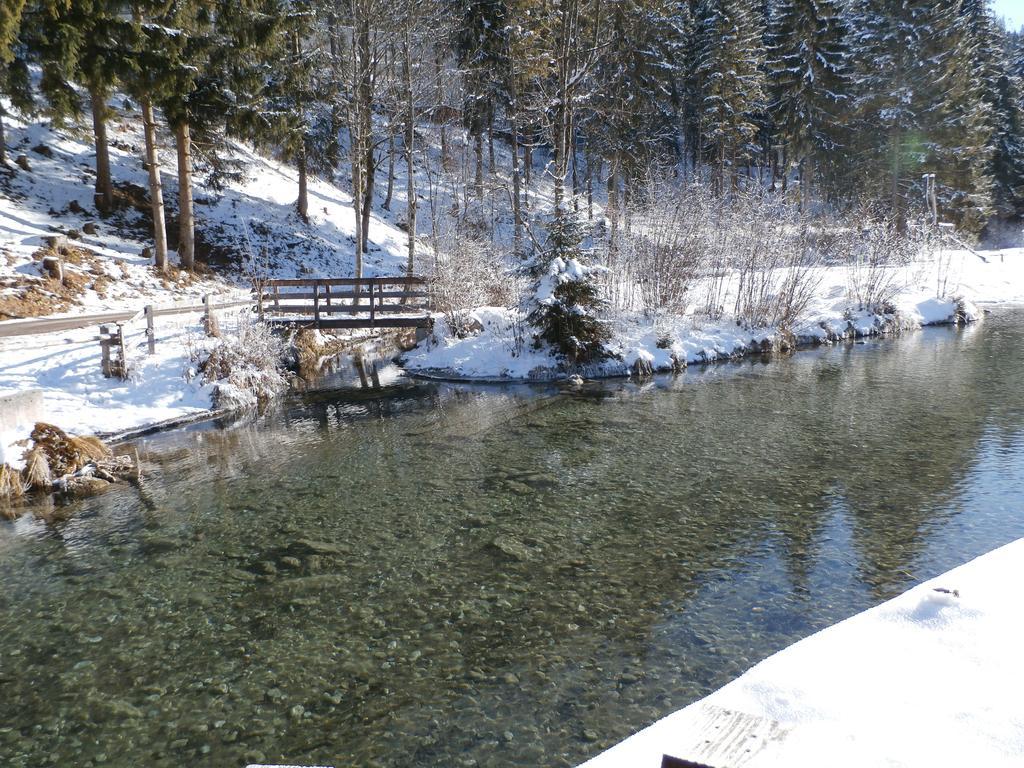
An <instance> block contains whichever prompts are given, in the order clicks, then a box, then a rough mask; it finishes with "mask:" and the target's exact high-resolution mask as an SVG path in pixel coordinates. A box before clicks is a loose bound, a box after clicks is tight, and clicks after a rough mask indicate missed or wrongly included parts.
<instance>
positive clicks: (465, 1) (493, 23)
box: [452, 0, 509, 199]
mask: <svg viewBox="0 0 1024 768" xmlns="http://www.w3.org/2000/svg"><path fill="white" fill-rule="evenodd" d="M456 11H457V12H458V13H459V15H460V16H461V23H460V24H458V26H457V27H456V32H455V35H454V38H453V40H452V44H453V48H454V52H455V56H456V61H457V62H458V64H459V67H460V68H461V69H462V72H463V84H464V86H465V89H466V97H465V102H464V107H463V121H464V123H465V126H466V129H467V130H468V131H469V134H470V136H472V137H473V146H474V154H475V157H476V167H475V172H474V181H473V184H474V187H475V188H476V195H477V198H478V199H479V198H482V197H483V186H484V181H483V166H484V161H483V154H484V153H483V140H484V135H485V134H489V133H490V132H491V131H492V129H493V121H494V112H495V107H496V104H497V98H498V94H499V92H500V90H501V87H502V83H503V82H504V81H506V80H507V72H508V64H509V61H508V55H507V52H508V32H509V28H508V22H509V7H508V5H507V3H506V2H504V0H457V2H456Z"/></svg>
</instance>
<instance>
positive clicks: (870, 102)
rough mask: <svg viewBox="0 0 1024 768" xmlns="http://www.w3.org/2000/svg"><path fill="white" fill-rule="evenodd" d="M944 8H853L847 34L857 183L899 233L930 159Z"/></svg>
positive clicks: (926, 0)
mask: <svg viewBox="0 0 1024 768" xmlns="http://www.w3.org/2000/svg"><path fill="white" fill-rule="evenodd" d="M944 14H946V15H948V5H947V4H946V3H945V0H943V1H942V2H939V3H933V2H932V0H859V3H858V5H857V7H856V13H855V15H854V18H853V21H852V24H851V28H852V30H853V46H854V50H855V57H856V64H857V66H856V72H855V76H856V84H855V93H856V96H855V101H854V110H855V111H854V119H855V121H856V123H855V132H856V136H857V142H856V153H857V154H856V157H857V167H858V183H859V186H860V187H861V189H862V190H863V191H864V192H865V193H866V195H867V196H868V197H873V198H887V199H888V200H889V204H890V205H891V207H892V210H893V215H894V217H895V221H896V224H897V227H899V228H903V227H905V225H906V219H907V215H908V209H909V206H910V192H911V190H912V189H917V188H918V187H917V184H918V183H919V181H920V178H921V174H922V173H924V172H926V171H930V170H931V166H930V165H929V164H928V159H929V157H931V156H933V147H932V146H931V144H930V139H931V137H930V136H929V127H931V126H934V125H936V124H937V123H938V120H939V109H940V107H941V100H940V99H939V98H938V97H937V94H938V93H940V92H941V85H940V83H939V81H940V80H941V74H942V72H943V68H944V66H945V64H946V59H947V58H948V51H947V50H944V49H943V48H942V47H941V46H937V45H935V41H936V40H941V34H940V30H941V26H942V19H943V15H944Z"/></svg>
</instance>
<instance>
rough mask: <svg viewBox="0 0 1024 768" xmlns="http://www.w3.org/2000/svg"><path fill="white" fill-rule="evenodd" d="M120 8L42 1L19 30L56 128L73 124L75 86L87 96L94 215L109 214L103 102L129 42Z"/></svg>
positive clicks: (102, 0) (89, 1)
mask: <svg viewBox="0 0 1024 768" xmlns="http://www.w3.org/2000/svg"><path fill="white" fill-rule="evenodd" d="M121 6H122V3H120V2H117V0H80V1H79V2H75V3H64V2H60V1H59V0H43V1H41V2H36V3H32V4H30V5H29V6H28V9H27V11H26V23H25V25H24V26H25V37H26V40H27V45H28V47H29V48H30V49H31V52H32V56H33V58H34V59H36V60H37V61H38V62H39V64H40V65H41V68H42V78H41V81H40V87H41V90H42V92H43V94H44V95H45V96H46V100H47V105H48V110H47V111H48V113H49V115H50V116H51V118H53V119H54V120H55V122H57V123H58V124H60V123H61V122H63V121H64V120H66V119H68V118H77V117H78V116H79V114H80V112H81V109H82V104H81V100H80V98H79V96H78V91H77V90H76V85H78V84H80V85H84V86H85V89H86V91H87V92H88V95H89V105H90V111H91V114H92V128H93V143H94V146H95V148H96V185H95V191H96V196H95V205H96V208H97V209H98V210H99V211H100V213H109V212H110V211H111V209H112V208H113V204H114V193H113V180H112V178H111V175H110V150H109V147H108V142H107V121H108V119H109V107H108V105H107V101H108V99H109V97H110V93H111V89H112V88H113V86H114V84H115V83H116V81H117V78H118V77H119V76H120V75H121V74H123V73H124V71H125V68H126V66H127V60H126V56H127V55H128V50H127V48H126V43H127V41H128V40H129V39H130V37H131V35H130V30H129V26H130V25H129V24H128V22H127V20H126V19H125V18H124V17H123V16H122V14H121Z"/></svg>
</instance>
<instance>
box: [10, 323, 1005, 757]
mask: <svg viewBox="0 0 1024 768" xmlns="http://www.w3.org/2000/svg"><path fill="white" fill-rule="evenodd" d="M342 378H344V377H342ZM387 381H391V378H390V377H385V383H386V382H387ZM1022 381H1024V314H1022V313H1021V312H1019V311H1017V312H1009V311H1001V312H996V313H995V314H993V315H992V316H990V317H989V318H988V319H987V320H986V322H985V323H984V324H983V325H982V326H981V327H978V328H973V329H968V330H967V331H960V332H957V331H953V330H943V329H936V330H928V331H924V332H921V333H915V334H910V335H908V336H905V337H903V338H901V339H895V340H888V341H882V342H875V343H869V344H860V345H853V346H848V347H837V348H834V349H828V350H820V351H810V352H802V353H800V354H798V355H796V356H794V357H792V358H789V359H784V360H776V361H773V362H772V363H770V364H768V365H765V364H762V363H760V362H745V363H741V364H737V365H728V366H718V367H714V368H708V369H705V370H703V371H700V370H692V371H690V372H688V373H686V374H685V375H682V376H679V377H674V378H659V379H657V380H655V381H654V382H652V383H650V384H646V385H644V386H636V385H633V384H629V383H626V382H611V383H608V384H606V385H604V386H601V387H595V388H593V389H587V390H586V391H584V392H583V393H581V394H566V393H561V394H560V393H558V390H556V389H529V388H525V387H518V388H508V389H500V388H460V387H449V386H439V385H434V384H429V385H419V384H411V383H406V384H405V385H401V384H400V383H399V385H397V386H393V387H389V388H388V389H386V390H385V392H384V396H383V397H377V396H376V395H375V396H373V397H370V396H369V395H367V394H366V393H351V392H347V393H346V392H337V393H326V394H319V395H307V396H305V400H304V401H303V402H300V403H299V404H296V405H295V406H294V407H289V408H287V409H284V410H282V412H280V413H277V414H274V415H270V416H268V417H265V418H263V419H260V420H259V421H257V422H255V423H253V422H243V423H240V424H235V425H233V426H230V427H227V428H225V429H215V428H209V427H208V428H204V429H195V430H190V431H183V432H178V433H174V434H169V435H162V436H156V437H153V438H150V439H147V440H144V441H142V442H140V443H138V447H139V450H140V453H141V455H142V458H143V461H144V470H145V471H146V475H147V480H146V482H145V484H144V486H143V488H142V489H136V488H127V487H126V488H122V489H118V490H116V491H113V492H111V493H108V494H106V495H105V496H102V497H99V498H95V499H91V500H88V501H86V502H82V503H78V504H75V505H71V506H67V507H56V508H54V507H52V506H41V507H39V508H37V509H35V510H33V514H31V515H28V516H26V517H25V518H22V520H20V521H19V522H17V523H15V524H7V523H4V524H0V579H2V583H3V590H2V591H0V764H3V765H5V766H7V765H10V766H19V767H20V766H25V767H27V766H32V767H33V768H35V767H36V766H46V765H61V766H68V765H74V766H85V765H93V764H106V765H116V766H136V765H146V766H182V765H188V766H240V765H242V764H244V762H246V761H254V762H255V761H266V762H293V763H305V764H314V763H315V764H324V765H335V766H349V765H351V766H459V765H467V766H472V765H480V766H509V765H520V766H535V765H555V766H558V765H574V764H576V763H578V762H580V761H582V760H583V759H585V758H587V757H589V756H592V755H594V754H596V753H597V752H598V751H600V750H601V749H603V748H605V747H607V746H610V745H611V744H613V743H614V742H616V741H617V740H619V739H621V738H623V737H624V736H626V735H628V734H629V733H631V732H633V731H635V730H637V729H638V728H640V727H642V726H644V725H646V724H648V723H650V722H652V721H653V720H654V719H656V718H658V717H660V716H662V715H665V714H667V713H669V712H671V711H673V710H675V709H677V708H679V707H681V706H683V705H685V704H687V703H688V702H690V701H692V700H694V699H696V698H698V697H700V696H702V695H704V694H706V693H708V692H710V691H711V690H713V689H715V688H717V687H719V686H720V685H722V684H724V683H725V682H727V681H728V680H730V679H732V678H734V677H735V676H736V675H738V674H740V673H741V672H742V671H744V670H745V669H747V668H748V667H749V666H751V665H752V664H753V663H755V662H757V661H758V660H760V659H762V658H764V657H765V656H767V655H769V654H771V653H773V652H774V651H776V650H779V649H780V648H782V647H784V646H786V645H788V644H790V643H792V642H793V641H795V640H797V639H799V638H801V637H804V636H806V635H808V634H810V633H811V632H814V631H815V630H817V629H820V628H822V627H825V626H827V625H829V624H832V623H834V622H835V621H837V620H839V619H842V618H845V617H847V616H850V615H852V614H853V613H856V612H858V611H860V610H862V609H864V608H867V607H869V606H871V605H873V604H876V603H877V602H879V601H881V600H884V599H886V598H888V597H891V596H893V595H895V594H897V593H899V592H901V591H903V590H904V589H906V588H907V587H909V586H910V585H912V584H914V583H916V582H917V581H920V580H922V579H925V578H928V577H931V576H933V575H935V574H937V573H939V572H941V571H943V570H946V569H948V568H950V567H952V566H954V565H957V564H959V563H961V562H963V561H965V560H967V559H970V558H971V557H974V556H976V555H979V554H981V553H983V552H985V551H987V550H989V549H991V548H993V547H995V546H998V545H1000V544H1003V543H1005V542H1008V541H1010V540H1012V539H1014V538H1018V537H1020V536H1024V510H1022V507H1024V501H1022V499H1024V385H1022V383H1021V382H1022Z"/></svg>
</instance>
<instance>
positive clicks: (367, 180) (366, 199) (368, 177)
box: [363, 142, 377, 253]
mask: <svg viewBox="0 0 1024 768" xmlns="http://www.w3.org/2000/svg"><path fill="white" fill-rule="evenodd" d="M367 144H368V146H367V148H366V160H365V164H364V166H363V168H364V176H363V253H366V252H368V251H369V249H370V211H372V210H373V189H374V183H375V181H374V177H375V176H376V175H377V167H376V163H375V161H374V157H373V145H372V144H370V142H367Z"/></svg>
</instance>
